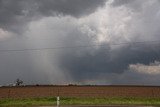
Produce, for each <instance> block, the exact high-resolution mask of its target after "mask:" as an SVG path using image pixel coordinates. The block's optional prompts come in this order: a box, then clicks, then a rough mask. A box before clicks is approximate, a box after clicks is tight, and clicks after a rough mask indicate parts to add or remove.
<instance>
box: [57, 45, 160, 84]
mask: <svg viewBox="0 0 160 107" xmlns="http://www.w3.org/2000/svg"><path fill="white" fill-rule="evenodd" d="M158 46H159V44H158V45H157V44H156V45H152V46H151V47H150V48H149V49H148V47H146V46H144V44H142V45H138V46H127V45H126V46H125V47H124V48H123V49H121V50H118V51H112V50H111V49H110V48H106V47H109V46H107V45H106V47H105V46H104V47H102V48H101V47H100V48H99V49H98V50H97V51H96V52H95V53H94V54H93V53H90V51H89V50H90V49H88V51H85V52H84V53H83V54H82V55H81V56H78V55H77V54H76V53H77V52H76V50H79V48H78V49H75V50H74V51H72V52H69V53H67V54H66V52H64V55H63V56H61V57H60V58H61V60H60V65H61V67H62V68H63V69H64V70H67V71H68V72H69V73H71V75H72V77H74V79H75V80H76V81H80V80H83V79H89V78H96V77H97V76H98V74H116V75H121V74H123V73H124V72H125V71H126V70H127V69H128V66H129V65H130V64H136V63H142V64H147V65H148V64H149V63H150V62H154V61H155V60H157V61H160V57H159V55H160V48H158ZM154 47H156V49H152V48H154ZM114 56H116V57H114ZM113 80H114V79H113ZM115 80H116V79H115Z"/></svg>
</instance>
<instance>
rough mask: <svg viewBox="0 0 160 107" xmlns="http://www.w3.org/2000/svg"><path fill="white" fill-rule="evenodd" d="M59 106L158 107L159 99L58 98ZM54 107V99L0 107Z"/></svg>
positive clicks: (0, 102) (9, 102)
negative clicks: (47, 106)
mask: <svg viewBox="0 0 160 107" xmlns="http://www.w3.org/2000/svg"><path fill="white" fill-rule="evenodd" d="M60 104H61V105H107V104H109V105H160V98H60ZM42 105H43V106H44V105H56V98H55V97H52V98H30V99H2V100H0V107H27V106H42Z"/></svg>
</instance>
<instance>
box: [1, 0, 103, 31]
mask: <svg viewBox="0 0 160 107" xmlns="http://www.w3.org/2000/svg"><path fill="white" fill-rule="evenodd" d="M104 3H105V0H92V1H90V0H85V1H84V0H45V1H44V0H27V1H26V0H0V27H2V28H3V29H7V30H11V31H14V32H23V31H20V30H22V28H24V27H25V24H27V22H29V21H31V20H33V19H35V18H36V19H37V18H41V17H45V16H53V15H58V14H63V15H71V16H75V17H80V16H82V15H87V14H90V13H92V12H94V11H95V10H96V9H97V8H98V7H100V6H103V5H104Z"/></svg>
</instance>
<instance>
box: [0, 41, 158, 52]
mask: <svg viewBox="0 0 160 107" xmlns="http://www.w3.org/2000/svg"><path fill="white" fill-rule="evenodd" d="M145 43H160V40H155V41H139V42H122V43H115V44H109V45H113V46H116V45H117V46H119V45H127V44H131V45H135V44H145ZM104 46H107V44H100V45H98V44H95V45H83V46H68V47H67V46H61V47H53V48H31V49H4V50H0V52H12V51H15V52H16V51H42V50H57V49H72V48H87V47H104Z"/></svg>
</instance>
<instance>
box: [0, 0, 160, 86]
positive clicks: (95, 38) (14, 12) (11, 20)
mask: <svg viewBox="0 0 160 107" xmlns="http://www.w3.org/2000/svg"><path fill="white" fill-rule="evenodd" d="M48 48H51V49H48ZM159 77H160V1H159V0H0V84H1V85H6V84H10V83H13V82H14V81H15V80H16V79H17V78H19V79H21V80H23V81H24V83H25V84H69V83H73V84H93V85H95V84H97V85H101V84H103V85H160V78H159Z"/></svg>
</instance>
